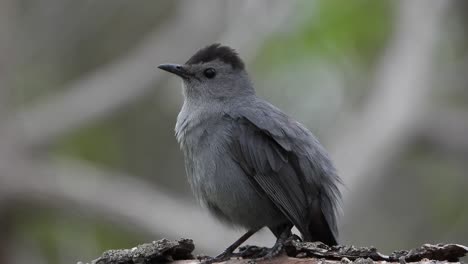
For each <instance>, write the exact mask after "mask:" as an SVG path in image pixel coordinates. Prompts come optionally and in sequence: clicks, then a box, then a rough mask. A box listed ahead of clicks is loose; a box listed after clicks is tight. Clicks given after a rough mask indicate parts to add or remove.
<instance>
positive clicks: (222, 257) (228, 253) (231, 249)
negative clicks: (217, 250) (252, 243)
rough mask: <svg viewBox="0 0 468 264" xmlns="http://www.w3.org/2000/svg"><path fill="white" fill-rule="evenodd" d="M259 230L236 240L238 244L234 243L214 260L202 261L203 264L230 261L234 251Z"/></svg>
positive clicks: (254, 230) (250, 231) (249, 232)
mask: <svg viewBox="0 0 468 264" xmlns="http://www.w3.org/2000/svg"><path fill="white" fill-rule="evenodd" d="M257 231H258V229H252V230H249V231H247V233H245V234H244V235H242V236H241V237H240V238H239V239H237V240H236V242H234V243H232V245H230V246H229V247H228V248H226V249H225V250H224V251H223V253H221V254H219V255H218V256H216V257H214V258H208V259H206V260H204V261H202V263H203V264H211V263H215V262H221V261H225V260H228V259H230V258H231V257H232V256H233V252H234V250H236V248H238V247H239V246H240V245H241V244H242V243H244V242H245V241H246V240H247V239H249V237H251V236H252V235H253V234H255V232H257Z"/></svg>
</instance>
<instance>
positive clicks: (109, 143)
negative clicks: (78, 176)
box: [54, 121, 123, 167]
mask: <svg viewBox="0 0 468 264" xmlns="http://www.w3.org/2000/svg"><path fill="white" fill-rule="evenodd" d="M119 131H121V130H119V129H117V127H116V125H115V124H114V123H113V122H112V121H104V122H100V123H99V124H96V125H95V126H92V127H88V128H85V129H80V130H78V131H77V132H76V133H74V134H72V135H70V136H68V137H66V138H65V139H63V140H62V141H61V142H59V143H58V144H56V146H55V149H54V151H55V152H56V154H58V155H64V154H65V155H68V156H75V157H77V158H79V159H84V160H88V161H92V162H97V163H102V164H106V165H108V166H116V167H117V166H118V165H119V164H122V163H123V160H122V155H123V150H122V149H121V148H122V144H120V143H119V142H120V141H121V140H120V132H119Z"/></svg>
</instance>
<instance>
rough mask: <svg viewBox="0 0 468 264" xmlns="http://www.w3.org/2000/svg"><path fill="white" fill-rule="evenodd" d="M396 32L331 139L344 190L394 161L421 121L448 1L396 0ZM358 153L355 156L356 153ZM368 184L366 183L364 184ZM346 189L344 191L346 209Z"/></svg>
mask: <svg viewBox="0 0 468 264" xmlns="http://www.w3.org/2000/svg"><path fill="white" fill-rule="evenodd" d="M395 3H396V4H398V5H397V12H396V17H395V19H394V20H393V21H394V23H395V24H394V33H393V36H392V38H391V39H390V42H389V44H388V47H387V49H386V51H385V53H384V55H383V57H382V59H381V61H380V63H379V65H378V67H377V69H376V72H375V77H374V83H373V85H372V86H373V90H372V92H371V94H370V96H369V97H368V100H367V102H366V103H365V104H364V106H363V107H362V111H360V112H359V113H357V114H356V116H354V117H349V118H347V120H346V123H345V124H344V125H343V126H342V127H341V128H339V129H337V131H339V134H338V135H337V136H336V137H335V138H334V139H332V140H331V142H333V144H334V147H333V148H332V157H333V158H334V160H335V161H336V163H337V166H338V168H339V171H340V174H341V175H342V177H343V179H344V180H345V185H346V187H347V189H349V190H353V193H355V194H358V193H360V192H359V191H358V190H359V186H363V182H365V181H367V180H368V179H370V178H372V179H373V180H375V179H377V178H378V177H380V175H382V174H381V173H375V172H379V171H380V170H381V168H382V166H384V164H387V163H388V160H390V159H393V158H394V157H395V155H396V154H397V153H399V152H400V151H401V150H402V149H403V148H404V147H405V144H406V143H407V142H408V140H409V138H410V137H411V136H412V135H413V133H414V132H415V130H416V129H417V127H418V126H419V125H420V124H419V123H418V122H417V121H418V120H420V117H421V115H422V113H423V112H424V111H425V110H426V107H427V103H428V101H429V99H430V95H431V91H432V88H433V87H432V85H431V77H432V70H433V67H434V64H435V56H436V54H437V52H436V47H437V44H438V43H439V40H440V38H441V32H443V27H442V21H443V18H444V17H445V15H446V13H447V10H448V7H449V6H450V5H451V3H452V1H437V0H429V1H426V0H414V1H405V0H400V1H398V2H395ZM357 153H358V154H357ZM366 186H367V185H366ZM349 196H351V194H350V193H348V192H344V201H345V203H347V204H346V205H345V207H346V208H347V210H352V208H350V207H349V205H350V204H351V202H350V201H351V199H349V198H350V197H349Z"/></svg>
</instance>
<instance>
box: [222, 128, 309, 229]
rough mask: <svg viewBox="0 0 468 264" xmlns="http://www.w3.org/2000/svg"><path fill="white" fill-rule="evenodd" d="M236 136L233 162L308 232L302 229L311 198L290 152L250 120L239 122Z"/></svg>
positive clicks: (235, 132) (298, 225) (234, 132)
mask: <svg viewBox="0 0 468 264" xmlns="http://www.w3.org/2000/svg"><path fill="white" fill-rule="evenodd" d="M232 135H233V140H232V146H231V153H232V156H233V159H234V160H235V161H236V162H237V163H238V164H239V165H240V166H241V168H242V169H243V170H244V171H245V172H246V174H247V175H249V176H250V177H252V179H253V180H254V183H255V185H257V186H258V187H260V189H261V190H262V191H263V192H265V193H266V194H267V195H268V197H269V198H270V199H271V200H272V201H273V203H274V204H275V205H276V206H277V207H278V208H279V209H280V210H281V211H282V212H283V214H284V215H286V216H287V217H288V218H289V220H290V221H291V222H292V223H294V225H296V226H297V227H298V229H299V230H300V231H304V230H301V228H302V227H303V226H304V224H305V223H306V222H307V213H306V209H307V208H308V200H307V199H308V197H307V195H306V193H305V189H304V182H303V180H302V179H301V178H300V177H298V175H297V172H296V170H295V168H294V166H293V165H292V164H293V161H292V160H291V158H292V157H291V155H290V153H288V152H287V151H286V150H285V149H284V148H283V147H281V146H280V145H279V144H278V143H277V142H276V141H275V140H273V139H272V138H271V136H269V135H267V134H265V133H264V132H263V131H261V130H260V129H258V127H256V126H255V125H254V124H252V123H251V122H249V121H248V120H247V119H238V120H237V122H236V127H235V129H234V131H233V134H232Z"/></svg>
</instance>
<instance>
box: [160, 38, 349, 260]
mask: <svg viewBox="0 0 468 264" xmlns="http://www.w3.org/2000/svg"><path fill="white" fill-rule="evenodd" d="M159 68H160V69H163V70H165V71H168V72H171V73H173V74H176V75H178V76H179V77H181V78H182V80H183V93H184V97H185V101H184V104H183V106H182V109H181V111H180V113H179V116H178V117H177V124H176V128H175V131H176V137H177V140H178V142H179V143H180V146H181V149H182V151H183V152H184V155H185V167H186V171H187V175H188V179H189V182H190V186H191V188H192V190H193V192H194V194H195V196H196V197H197V198H198V200H199V201H201V202H202V203H203V204H205V205H206V207H207V208H208V209H209V211H210V212H211V213H212V214H213V215H215V216H216V217H217V218H219V219H220V220H222V221H223V222H226V223H229V224H232V225H237V226H241V227H244V228H246V229H247V230H248V232H247V233H246V234H245V235H243V236H242V237H241V238H239V240H237V241H236V242H235V243H234V244H233V245H231V246H230V247H228V248H227V249H226V250H225V251H224V252H223V253H222V254H220V255H219V256H217V257H216V258H215V259H213V260H214V261H221V260H225V259H228V258H229V257H230V256H232V252H233V251H234V250H235V249H236V248H237V247H238V246H239V245H240V244H242V243H243V242H244V241H245V240H247V239H248V238H249V237H250V236H251V235H253V234H254V233H255V232H256V231H258V230H259V229H260V228H262V227H265V226H266V227H268V228H269V229H270V230H271V231H272V232H273V234H274V235H275V236H276V237H277V241H276V243H275V245H274V246H273V247H272V248H271V249H270V250H269V251H268V252H267V255H266V256H267V257H272V256H274V255H277V254H279V253H280V252H281V251H282V250H283V244H284V241H285V240H286V239H287V238H289V237H290V236H291V235H292V234H291V228H292V227H293V226H296V227H297V229H298V230H299V231H300V233H301V234H302V238H303V240H305V241H321V242H323V243H325V244H328V245H335V244H337V233H338V232H337V224H336V209H337V206H338V203H339V201H340V198H341V195H340V191H339V189H338V184H339V183H340V178H339V177H338V175H337V173H336V171H335V168H334V167H333V164H332V163H331V161H330V158H329V157H328V155H327V153H326V151H325V150H324V148H323V147H322V146H321V145H320V143H319V142H318V141H317V139H316V138H315V137H314V135H312V133H311V132H310V131H309V130H307V129H306V128H305V127H304V126H303V125H302V124H300V123H298V122H297V121H295V120H294V119H292V118H291V117H289V116H287V115H286V114H284V113H283V112H282V111H281V110H279V109H278V108H276V107H275V106H273V105H271V104H270V103H268V102H267V101H265V100H263V99H261V98H259V97H257V95H255V91H254V88H253V86H252V82H251V81H250V79H249V76H248V74H247V72H246V70H245V67H244V63H243V62H242V60H241V59H240V58H239V56H238V54H237V53H236V51H235V50H233V49H231V48H229V47H227V46H221V45H220V44H213V45H210V46H207V47H205V48H203V49H201V50H199V51H198V52H197V53H195V54H194V55H193V56H192V57H191V58H190V59H189V60H188V61H187V62H186V63H185V64H183V65H178V64H162V65H159Z"/></svg>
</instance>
